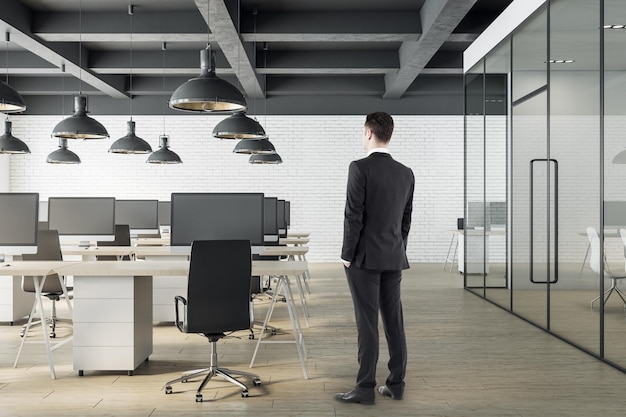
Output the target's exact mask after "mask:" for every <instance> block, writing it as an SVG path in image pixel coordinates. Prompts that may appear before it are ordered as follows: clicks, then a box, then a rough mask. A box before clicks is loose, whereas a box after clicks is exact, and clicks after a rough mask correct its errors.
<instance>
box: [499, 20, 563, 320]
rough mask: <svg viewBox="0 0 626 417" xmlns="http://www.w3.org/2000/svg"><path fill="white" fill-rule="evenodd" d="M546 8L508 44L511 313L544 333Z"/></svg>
mask: <svg viewBox="0 0 626 417" xmlns="http://www.w3.org/2000/svg"><path fill="white" fill-rule="evenodd" d="M547 30H548V13H547V10H546V8H544V9H542V10H541V11H539V12H538V13H537V15H536V16H535V18H534V19H532V20H531V21H529V22H527V23H526V24H525V25H523V26H521V27H520V28H519V30H518V31H517V32H516V33H514V34H513V35H512V40H511V50H512V53H511V56H512V60H511V149H510V152H511V168H510V170H511V201H510V203H511V213H512V217H511V230H510V233H511V260H510V262H511V286H512V292H513V296H512V305H511V309H512V310H513V311H514V312H515V313H517V314H519V315H521V316H523V317H525V318H527V319H528V320H530V321H532V322H533V323H535V324H537V325H539V326H540V327H543V328H545V329H548V328H549V327H548V326H549V324H548V323H549V321H548V311H549V310H548V305H549V298H548V296H549V290H550V285H551V283H552V282H554V281H555V280H556V279H558V276H557V275H556V272H557V271H555V262H554V261H555V259H554V258H555V255H556V253H557V248H556V245H555V243H556V241H555V238H554V237H555V227H554V226H555V216H556V215H558V212H557V211H556V210H555V209H556V207H555V204H554V203H555V202H556V201H557V199H556V190H557V187H556V184H557V183H556V178H557V177H556V175H555V174H556V172H557V171H556V167H557V165H558V161H553V160H551V158H550V155H549V151H548V150H549V148H548V144H549V137H548V120H549V118H548V117H549V114H548V99H549V96H548V79H547V72H546V68H547V62H546V61H547V56H548V49H547V34H548V32H547Z"/></svg>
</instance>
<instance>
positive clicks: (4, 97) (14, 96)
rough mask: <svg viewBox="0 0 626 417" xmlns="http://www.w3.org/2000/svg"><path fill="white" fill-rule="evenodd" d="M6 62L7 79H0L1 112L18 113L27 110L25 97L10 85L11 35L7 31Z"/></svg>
mask: <svg viewBox="0 0 626 417" xmlns="http://www.w3.org/2000/svg"><path fill="white" fill-rule="evenodd" d="M5 39H6V48H7V50H6V64H7V80H6V82H4V81H2V80H0V112H2V113H18V112H21V111H24V110H26V104H25V103H24V99H23V98H22V96H21V95H20V93H18V92H17V91H16V90H15V89H14V88H13V87H11V86H10V85H9V40H10V39H11V35H10V33H9V32H6V38H5Z"/></svg>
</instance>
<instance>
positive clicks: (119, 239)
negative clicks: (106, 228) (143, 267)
mask: <svg viewBox="0 0 626 417" xmlns="http://www.w3.org/2000/svg"><path fill="white" fill-rule="evenodd" d="M96 245H97V246H130V226H128V225H127V224H116V225H115V238H114V240H113V241H100V240H99V241H98V242H96ZM96 259H97V260H98V261H117V260H118V258H117V256H115V255H98V256H96ZM122 260H123V261H129V260H130V257H129V256H128V255H126V256H123V257H122Z"/></svg>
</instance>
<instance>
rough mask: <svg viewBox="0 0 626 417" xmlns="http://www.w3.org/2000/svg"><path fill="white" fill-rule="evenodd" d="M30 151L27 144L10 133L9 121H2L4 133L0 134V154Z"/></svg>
mask: <svg viewBox="0 0 626 417" xmlns="http://www.w3.org/2000/svg"><path fill="white" fill-rule="evenodd" d="M25 153H30V149H28V146H27V145H26V144H25V143H24V142H22V141H21V140H20V139H18V138H16V137H15V136H13V134H12V133H11V122H10V121H9V120H6V121H5V122H4V135H2V136H0V154H25Z"/></svg>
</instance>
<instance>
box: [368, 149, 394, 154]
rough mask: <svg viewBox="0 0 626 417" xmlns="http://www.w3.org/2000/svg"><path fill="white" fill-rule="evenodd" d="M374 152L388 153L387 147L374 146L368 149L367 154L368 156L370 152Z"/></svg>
mask: <svg viewBox="0 0 626 417" xmlns="http://www.w3.org/2000/svg"><path fill="white" fill-rule="evenodd" d="M374 152H380V153H389V149H387V148H374V149H370V151H369V152H368V153H367V156H370V155H371V154H373V153H374Z"/></svg>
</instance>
